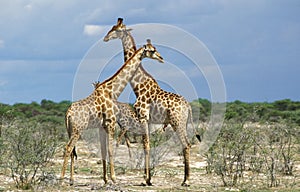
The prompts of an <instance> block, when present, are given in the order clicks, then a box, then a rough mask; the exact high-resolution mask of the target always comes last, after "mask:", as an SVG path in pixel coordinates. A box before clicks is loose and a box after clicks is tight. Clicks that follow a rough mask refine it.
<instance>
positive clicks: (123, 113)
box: [93, 81, 142, 157]
mask: <svg viewBox="0 0 300 192" xmlns="http://www.w3.org/2000/svg"><path fill="white" fill-rule="evenodd" d="M93 85H94V88H95V89H97V87H98V86H100V85H101V83H100V82H99V81H98V82H95V83H93ZM114 103H115V105H116V106H117V108H118V112H117V113H116V119H117V123H118V125H119V127H120V129H121V131H120V134H119V136H118V139H117V146H118V145H119V144H120V142H121V138H122V137H123V136H125V140H126V144H127V147H128V150H129V156H130V157H131V152H130V140H129V138H128V136H127V134H126V132H127V131H128V130H130V129H132V128H134V129H135V131H142V125H141V123H140V121H139V119H138V117H137V114H136V113H135V111H134V110H133V109H132V107H131V106H130V105H129V104H127V103H122V102H119V101H114Z"/></svg>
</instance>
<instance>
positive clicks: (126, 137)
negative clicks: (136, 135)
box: [125, 132, 131, 158]
mask: <svg viewBox="0 0 300 192" xmlns="http://www.w3.org/2000/svg"><path fill="white" fill-rule="evenodd" d="M125 140H126V145H127V148H128V153H129V157H130V158H131V151H130V147H131V145H130V140H129V138H128V135H127V132H125Z"/></svg>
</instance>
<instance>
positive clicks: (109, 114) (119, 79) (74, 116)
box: [61, 39, 163, 184]
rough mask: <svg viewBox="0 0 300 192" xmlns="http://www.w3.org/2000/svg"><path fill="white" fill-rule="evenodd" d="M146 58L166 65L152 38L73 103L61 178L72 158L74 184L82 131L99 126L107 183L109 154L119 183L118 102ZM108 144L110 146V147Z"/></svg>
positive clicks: (68, 113) (67, 118)
mask: <svg viewBox="0 0 300 192" xmlns="http://www.w3.org/2000/svg"><path fill="white" fill-rule="evenodd" d="M145 57H148V58H151V59H155V60H158V61H159V62H161V63H163V58H162V57H161V56H160V54H159V53H158V52H157V51H156V49H155V47H154V46H152V44H151V41H150V40H149V39H148V40H147V44H146V45H144V46H142V47H141V48H139V49H138V50H137V51H136V52H135V53H134V54H133V55H132V57H131V58H130V59H129V60H128V61H126V62H125V63H124V64H123V66H122V67H121V68H120V69H119V70H118V71H117V72H116V73H115V74H114V75H113V76H112V77H110V78H109V79H107V80H105V81H104V82H102V83H100V84H99V86H97V88H96V89H95V90H94V91H93V92H92V93H91V95H89V96H88V97H86V98H85V99H82V100H79V101H77V102H74V103H72V104H71V106H70V107H69V108H68V110H67V112H66V116H65V123H66V127H67V130H68V135H69V142H68V143H67V145H66V147H65V154H64V162H63V167H62V170H61V179H63V178H64V175H65V170H66V166H67V163H68V158H69V157H70V156H71V169H70V184H73V182H74V177H73V175H74V156H76V152H75V148H74V146H75V144H76V142H77V141H78V139H79V136H80V134H81V133H82V131H83V130H84V129H87V128H88V127H89V126H93V127H99V132H100V141H101V155H102V165H103V180H104V182H105V183H107V182H108V179H107V170H106V156H107V152H108V158H109V165H110V166H109V167H110V179H111V180H112V181H113V182H115V181H116V177H115V172H114V161H113V135H114V129H115V125H116V114H117V110H118V109H117V107H116V105H115V103H114V101H115V100H117V98H118V97H119V96H120V94H121V92H122V91H123V90H124V88H125V86H126V85H127V83H128V81H129V80H130V78H131V77H132V76H133V74H134V73H135V71H136V69H137V67H138V66H139V65H140V63H141V60H142V59H144V58H145ZM100 122H101V123H100ZM70 127H71V128H70ZM107 143H108V146H107V147H106V145H107Z"/></svg>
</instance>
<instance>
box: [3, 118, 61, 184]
mask: <svg viewBox="0 0 300 192" xmlns="http://www.w3.org/2000/svg"><path fill="white" fill-rule="evenodd" d="M2 131H3V132H2V134H3V135H2V140H1V144H2V146H1V149H2V150H1V151H0V154H1V160H2V166H3V167H4V168H6V169H9V170H10V174H11V177H12V178H13V180H14V181H15V184H16V186H17V188H20V189H31V188H32V186H33V184H35V183H38V182H39V181H40V179H41V177H42V176H43V175H45V172H46V171H47V164H48V163H49V162H50V159H51V158H52V157H53V155H54V152H55V149H56V148H57V146H58V140H57V137H56V136H55V135H52V134H50V131H49V125H46V124H40V123H37V122H34V121H26V120H24V119H22V120H20V119H19V120H14V121H13V122H12V123H10V124H9V126H7V127H4V129H3V130H2Z"/></svg>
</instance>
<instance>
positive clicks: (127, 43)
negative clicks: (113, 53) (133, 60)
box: [121, 32, 136, 62]
mask: <svg viewBox="0 0 300 192" xmlns="http://www.w3.org/2000/svg"><path fill="white" fill-rule="evenodd" d="M121 41H122V45H123V53H124V62H126V61H127V60H129V58H130V57H131V56H132V55H133V54H134V53H135V51H136V45H135V42H134V39H133V37H132V36H131V34H130V32H124V35H123V37H122V38H121Z"/></svg>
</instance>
